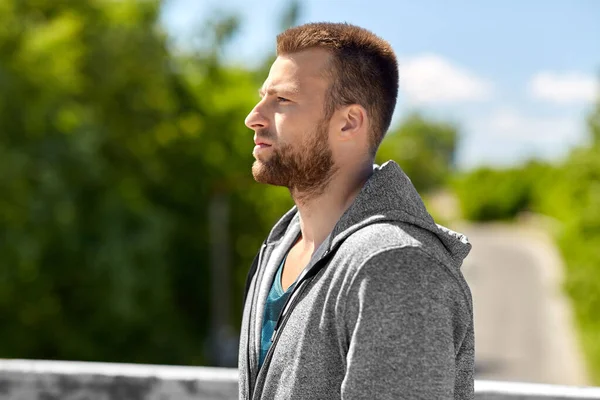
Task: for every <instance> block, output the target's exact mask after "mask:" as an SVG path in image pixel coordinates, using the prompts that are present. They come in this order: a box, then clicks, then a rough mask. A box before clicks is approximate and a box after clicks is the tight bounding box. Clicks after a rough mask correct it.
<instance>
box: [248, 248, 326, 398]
mask: <svg viewBox="0 0 600 400" xmlns="http://www.w3.org/2000/svg"><path fill="white" fill-rule="evenodd" d="M331 254H333V251H327V252H325V253H324V254H323V256H322V257H321V259H319V261H317V262H316V263H315V264H314V265H313V266H312V267H311V268H309V269H305V270H304V271H303V272H302V274H300V276H299V278H298V282H297V284H296V286H295V288H294V290H293V291H292V293H291V294H290V296H289V297H288V298H287V300H286V301H285V303H284V305H283V308H282V309H281V312H280V313H279V317H278V318H277V323H276V324H275V329H274V330H273V336H271V346H270V347H269V350H268V351H267V354H266V356H265V359H264V361H263V364H262V367H261V368H260V369H261V370H262V369H265V368H268V366H269V364H270V363H271V358H272V357H273V352H274V351H275V346H276V345H277V342H278V341H279V337H280V336H281V332H282V330H283V328H284V327H285V324H286V323H287V321H288V319H289V318H290V315H291V314H292V310H293V308H294V307H295V306H296V305H297V304H298V302H299V301H300V300H299V299H300V298H301V297H302V294H303V293H304V291H305V290H306V288H307V287H308V284H309V283H310V280H309V279H311V278H314V276H315V275H317V273H318V272H319V271H321V270H322V269H323V268H324V267H325V265H326V264H327V262H328V259H329V256H330V255H331ZM259 372H260V371H259ZM257 378H258V375H257ZM250 399H252V396H250Z"/></svg>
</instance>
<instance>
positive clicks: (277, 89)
mask: <svg viewBox="0 0 600 400" xmlns="http://www.w3.org/2000/svg"><path fill="white" fill-rule="evenodd" d="M299 91H300V89H298V87H297V86H288V85H286V86H272V87H270V88H269V89H266V90H265V88H264V87H262V88H260V89H259V90H258V94H259V96H260V97H264V95H265V94H269V95H273V94H276V93H290V94H297V93H298V92H299Z"/></svg>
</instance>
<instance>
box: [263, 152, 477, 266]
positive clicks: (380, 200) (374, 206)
mask: <svg viewBox="0 0 600 400" xmlns="http://www.w3.org/2000/svg"><path fill="white" fill-rule="evenodd" d="M295 218H298V210H297V208H296V207H293V208H292V209H291V210H290V211H288V212H287V213H286V214H285V215H284V216H283V217H282V218H281V219H280V220H279V222H278V223H277V224H276V225H275V226H274V227H273V229H272V230H271V233H270V234H269V236H268V238H267V244H268V243H272V242H276V241H279V240H280V239H281V238H282V237H283V235H284V234H285V233H286V231H287V229H288V227H289V225H290V223H291V222H292V221H293V220H294V219H295ZM384 221H398V222H403V223H408V224H410V225H414V226H416V227H418V228H421V229H424V230H426V231H428V232H430V233H432V234H433V235H435V236H436V237H437V238H438V239H439V241H440V242H441V243H442V244H443V246H444V248H445V250H446V252H447V255H448V256H449V258H450V259H451V260H452V264H453V265H454V266H455V267H456V268H460V266H461V265H462V262H463V260H464V258H465V257H466V256H467V255H468V254H469V252H470V250H471V244H470V243H469V241H468V239H467V237H466V236H464V235H462V234H460V233H457V232H454V231H452V230H450V229H448V228H446V227H444V226H441V225H439V224H436V223H435V221H434V220H433V218H432V217H431V215H430V214H429V213H428V212H427V209H426V208H425V205H424V204H423V201H422V199H421V196H420V195H419V194H418V192H417V190H416V189H415V187H414V185H413V184H412V182H411V181H410V178H409V177H408V176H407V175H406V174H405V173H404V171H402V168H400V166H399V165H398V164H397V163H395V162H394V161H388V162H386V163H385V164H383V165H381V166H379V165H376V164H375V165H374V166H373V174H372V175H371V176H370V177H369V179H368V180H367V182H366V183H365V184H364V186H363V188H362V189H361V191H360V192H359V194H358V195H357V196H356V198H355V199H354V201H353V203H352V204H351V205H350V207H348V209H347V210H346V211H345V212H344V214H342V216H341V217H340V219H339V220H338V222H337V223H336V225H335V227H334V228H333V231H332V232H331V234H330V235H329V236H328V237H327V239H326V240H325V242H324V243H323V246H325V249H326V250H331V249H333V248H335V247H336V246H337V245H339V244H340V243H341V242H342V241H343V240H344V239H346V238H347V237H348V236H350V235H351V234H352V233H354V232H356V231H358V230H359V229H361V228H363V227H365V226H367V225H371V224H374V223H378V222H384Z"/></svg>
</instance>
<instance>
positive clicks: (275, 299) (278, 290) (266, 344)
mask: <svg viewBox="0 0 600 400" xmlns="http://www.w3.org/2000/svg"><path fill="white" fill-rule="evenodd" d="M286 258H287V255H286V256H285V257H284V258H283V261H282V262H281V265H280V266H279V269H278V270H277V274H275V278H274V279H273V283H272V284H271V291H270V292H269V296H268V297H267V304H266V305H265V317H264V319H263V325H262V334H261V341H260V357H259V361H258V366H259V368H260V367H262V364H263V361H265V357H266V356H267V352H268V351H269V348H270V347H271V336H273V331H274V330H275V324H276V323H277V317H279V313H280V312H281V309H282V308H283V305H284V304H285V301H286V300H287V298H288V296H289V295H290V293H291V292H292V290H293V288H294V285H295V284H296V283H295V282H294V283H293V284H292V285H291V286H290V287H289V288H288V289H287V290H286V291H283V288H282V287H281V273H282V271H283V265H284V264H285V260H286Z"/></svg>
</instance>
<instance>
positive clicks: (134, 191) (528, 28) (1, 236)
mask: <svg viewBox="0 0 600 400" xmlns="http://www.w3.org/2000/svg"><path fill="white" fill-rule="evenodd" d="M322 20H327V21H336V22H337V21H347V22H351V23H354V24H358V25H360V26H363V27H365V28H367V29H370V30H371V31H373V32H374V33H376V34H378V35H380V36H382V37H384V38H385V39H387V40H388V41H390V43H391V44H392V46H393V47H394V49H395V51H396V52H397V54H398V58H399V62H400V75H401V94H400V98H399V101H398V107H397V110H396V115H395V118H394V122H393V125H392V127H391V129H390V132H389V133H388V135H387V137H386V139H385V141H384V143H383V145H382V147H381V148H380V151H379V153H378V157H377V161H378V162H384V161H386V160H388V159H393V160H396V161H397V162H398V163H399V164H400V165H401V166H402V167H403V169H404V170H405V171H406V172H407V174H408V175H409V176H410V177H411V179H412V180H413V183H414V184H415V186H416V187H417V188H418V190H419V191H420V193H421V194H422V196H423V198H424V200H425V202H426V204H427V205H428V206H429V208H430V211H431V213H432V215H433V216H434V217H435V218H436V220H437V221H438V222H439V223H442V224H445V225H447V226H450V227H451V228H455V229H459V230H462V231H465V232H466V233H467V234H468V235H469V236H470V237H471V238H472V242H473V244H474V254H473V257H472V260H471V261H468V262H467V263H466V264H465V268H464V271H465V276H466V277H467V280H468V281H469V283H470V284H471V287H472V289H473V293H474V297H475V307H476V313H475V319H476V342H477V346H478V350H477V351H478V355H477V377H483V378H490V379H510V380H524V381H539V382H547V383H574V384H596V385H600V85H599V84H598V82H599V77H600V75H599V71H600V40H599V38H600V24H598V20H600V2H597V1H594V0H587V1H586V0H577V1H566V0H560V1H553V2H542V1H529V2H526V3H522V2H518V1H511V2H507V1H489V2H479V3H475V2H465V1H452V2H441V1H421V2H409V1H398V2H394V3H392V2H386V1H380V0H377V1H376V0H370V1H368V2H367V1H354V0H352V1H350V0H348V1H342V0H321V1H319V0H304V1H301V0H300V1H286V0H253V1H242V0H227V1H215V0H200V1H197V0H169V1H162V2H161V1H156V0H139V1H133V0H119V1H117V0H105V1H102V0H64V1H51V0H28V1H19V0H0V327H1V329H0V357H2V358H29V359H52V360H83V361H109V362H128V363H129V362H132V363H152V364H177V365H213V366H225V367H234V366H235V365H236V363H237V335H238V333H239V321H240V320H241V302H242V295H243V285H244V280H245V277H246V273H247V270H248V268H249V265H250V263H251V261H252V258H253V257H254V254H255V252H256V251H257V249H258V247H259V245H260V243H261V242H262V240H263V239H264V237H265V235H266V234H267V233H268V231H269V229H270V228H271V226H272V224H273V223H274V222H275V221H276V220H277V219H278V218H279V216H281V214H283V213H284V212H285V211H286V210H287V209H289V207H291V206H292V205H293V204H292V201H291V199H290V197H289V193H288V192H287V191H286V190H285V189H282V188H274V187H267V186H264V185H258V184H256V183H255V182H254V180H253V179H252V176H251V173H250V166H251V164H252V161H253V157H252V155H251V151H252V148H253V143H252V132H251V131H250V130H248V129H247V128H246V127H245V126H244V124H243V121H244V118H245V116H246V115H247V113H248V112H249V110H250V109H251V108H252V107H253V105H254V104H255V102H256V101H257V89H258V87H259V86H260V85H261V84H262V81H263V80H264V79H265V77H266V75H267V73H268V68H269V66H270V64H271V62H272V61H273V59H274V48H275V35H276V34H277V33H278V32H279V31H281V30H283V29H285V28H287V27H289V26H292V25H295V24H299V23H303V22H309V21H322ZM478 248H479V250H477V249H478ZM475 251H476V252H475ZM486 252H487V253H486ZM546 303H547V304H546ZM480 305H481V306H480ZM540 343H542V344H544V343H545V344H544V345H541V344H540ZM565 343H566V344H565ZM530 350H534V351H533V353H531V355H528V354H529V353H528V352H529V351H530ZM511 351H512V352H513V353H514V354H513V356H511V357H508V358H507V357H506V354H509V353H511ZM503 357H504V358H503ZM565 360H567V361H565ZM548 365H554V366H556V368H554V369H553V371H554V372H553V373H548V374H544V373H541V372H540V371H542V370H543V369H544V368H546V367H547V366H548ZM561 366H562V367H565V368H567V372H565V371H563V370H560V367H561ZM557 371H558V372H557ZM569 374H570V375H569Z"/></svg>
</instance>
